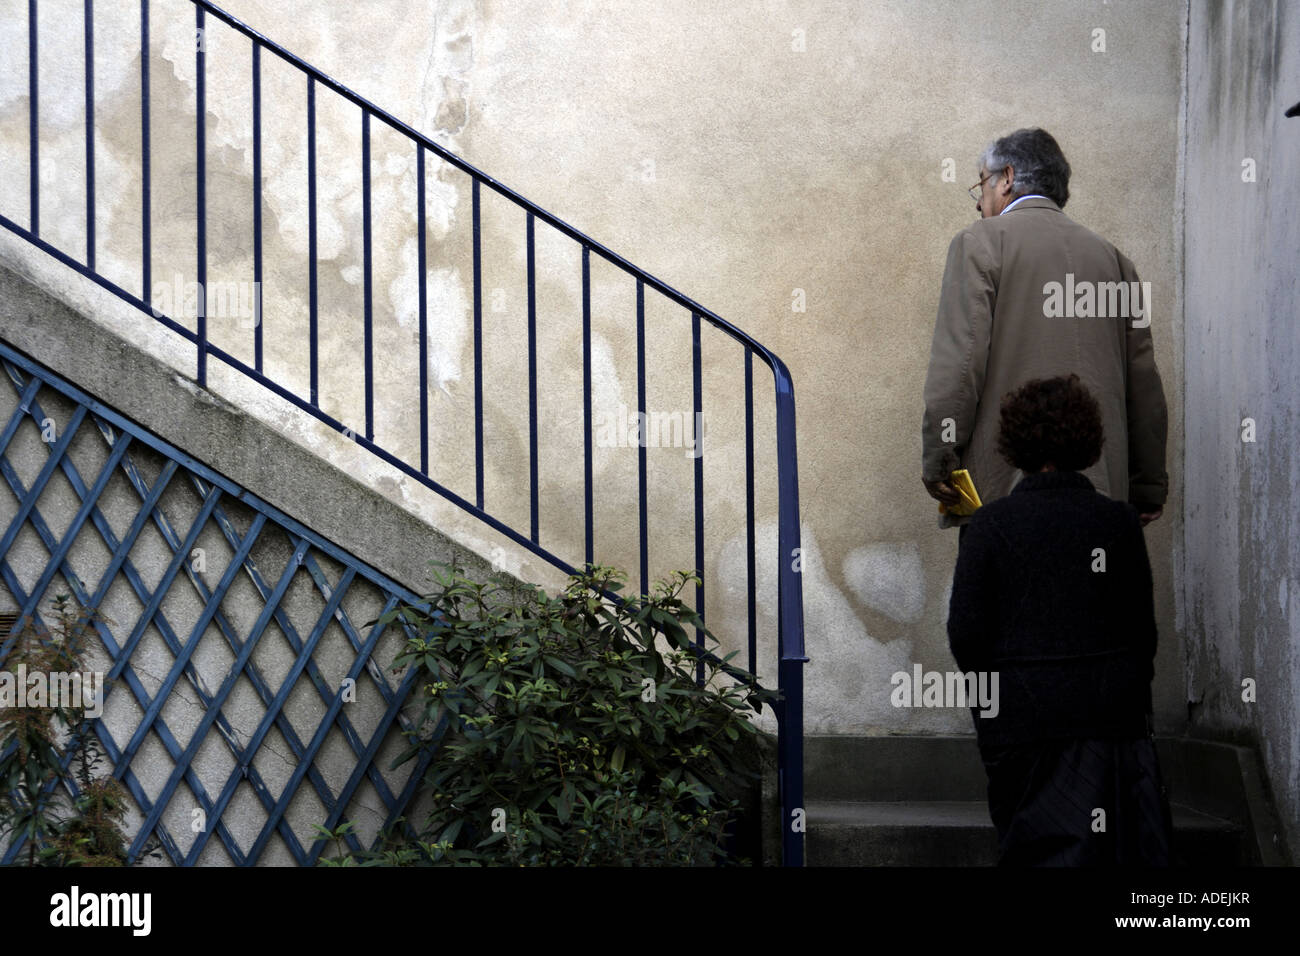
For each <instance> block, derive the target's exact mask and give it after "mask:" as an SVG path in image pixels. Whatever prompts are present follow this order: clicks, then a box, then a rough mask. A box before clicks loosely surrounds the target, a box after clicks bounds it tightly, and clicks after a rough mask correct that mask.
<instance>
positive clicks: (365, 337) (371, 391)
mask: <svg viewBox="0 0 1300 956" xmlns="http://www.w3.org/2000/svg"><path fill="white" fill-rule="evenodd" d="M361 250H362V251H361V257H362V260H363V262H364V265H363V269H364V271H365V274H364V277H363V279H362V288H363V295H364V297H365V302H364V310H365V320H364V321H365V328H364V329H363V331H362V341H363V348H364V350H365V389H366V441H373V440H374V437H375V373H374V329H373V325H372V320H373V316H372V314H371V286H372V283H373V280H372V278H371V265H372V262H371V257H370V111H369V110H367V109H364V108H363V109H362V110H361Z"/></svg>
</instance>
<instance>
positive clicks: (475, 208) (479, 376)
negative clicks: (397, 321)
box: [470, 179, 483, 511]
mask: <svg viewBox="0 0 1300 956" xmlns="http://www.w3.org/2000/svg"><path fill="white" fill-rule="evenodd" d="M470 193H471V195H472V197H473V201H472V202H471V203H470V207H471V211H472V218H473V220H474V501H475V506H476V507H477V508H478V509H479V510H480V511H482V510H483V262H482V242H481V239H480V235H479V198H478V180H477V179H475V180H473V186H472V187H471V188H470Z"/></svg>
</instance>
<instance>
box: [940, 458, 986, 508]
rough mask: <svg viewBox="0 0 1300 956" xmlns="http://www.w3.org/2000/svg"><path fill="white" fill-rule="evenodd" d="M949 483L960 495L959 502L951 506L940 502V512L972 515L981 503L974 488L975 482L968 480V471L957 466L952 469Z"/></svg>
mask: <svg viewBox="0 0 1300 956" xmlns="http://www.w3.org/2000/svg"><path fill="white" fill-rule="evenodd" d="M949 484H951V485H952V486H953V488H954V489H956V491H957V494H959V495H961V502H960V503H959V504H955V505H953V506H952V507H949V506H948V505H945V504H943V503H942V502H940V504H939V513H940V514H954V515H973V514H974V513H975V511H976V510H977V509H978V508H979V507H980V506H981V505H982V504H983V502H982V501H980V495H979V492H978V491H976V490H975V482H973V481H971V480H970V472H969V471H967V470H966V469H965V468H958V469H957V470H956V471H954V472H953V473H952V477H951V478H950V479H949Z"/></svg>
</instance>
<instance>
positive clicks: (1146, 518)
mask: <svg viewBox="0 0 1300 956" xmlns="http://www.w3.org/2000/svg"><path fill="white" fill-rule="evenodd" d="M1164 513H1165V509H1164V506H1163V505H1162V506H1161V507H1159V508H1157V509H1156V510H1155V511H1139V512H1138V520H1139V521H1141V522H1142V527H1144V528H1145V527H1146V526H1147V525H1149V524H1150V523H1151V522H1153V521H1155V520H1156V519H1157V518H1159V517H1160V516H1161V515H1162V514H1164Z"/></svg>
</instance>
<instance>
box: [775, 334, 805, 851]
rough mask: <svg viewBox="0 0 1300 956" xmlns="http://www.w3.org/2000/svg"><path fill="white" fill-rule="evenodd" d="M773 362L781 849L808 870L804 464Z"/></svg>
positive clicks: (786, 383)
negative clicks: (801, 523)
mask: <svg viewBox="0 0 1300 956" xmlns="http://www.w3.org/2000/svg"><path fill="white" fill-rule="evenodd" d="M771 358H772V363H773V364H772V372H773V375H774V377H775V378H776V443H777V447H776V467H777V496H778V502H779V504H778V507H779V509H780V511H779V515H778V518H777V523H778V530H777V538H778V547H779V549H780V553H779V554H778V556H777V559H778V561H779V562H780V563H779V564H778V565H777V574H778V580H779V589H778V594H779V597H778V601H777V618H778V621H779V623H778V628H777V641H778V644H779V649H780V654H781V663H780V665H779V671H778V683H779V685H780V689H781V694H782V697H783V699H782V702H781V711H780V720H779V723H778V732H777V750H778V752H779V758H778V759H779V762H780V766H781V768H782V770H783V772H782V774H781V815H782V820H781V833H782V837H781V846H782V854H781V855H782V863H783V865H785V866H803V859H804V831H805V829H806V827H807V822H806V819H807V814H806V812H805V807H804V801H803V665H804V664H805V663H806V662H807V660H808V658H807V656H806V655H805V654H804V643H803V552H802V549H801V548H800V543H799V465H798V460H797V445H796V442H795V431H794V427H795V416H794V386H793V384H792V383H791V381H790V373H789V371H788V370H787V369H786V367H785V363H783V362H782V361H781V360H780V359H779V358H777V357H776V356H775V355H773V356H771Z"/></svg>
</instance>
